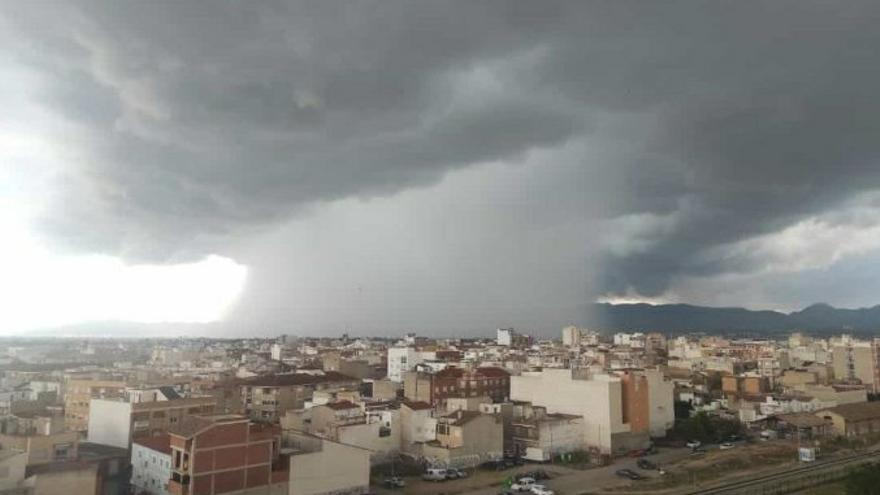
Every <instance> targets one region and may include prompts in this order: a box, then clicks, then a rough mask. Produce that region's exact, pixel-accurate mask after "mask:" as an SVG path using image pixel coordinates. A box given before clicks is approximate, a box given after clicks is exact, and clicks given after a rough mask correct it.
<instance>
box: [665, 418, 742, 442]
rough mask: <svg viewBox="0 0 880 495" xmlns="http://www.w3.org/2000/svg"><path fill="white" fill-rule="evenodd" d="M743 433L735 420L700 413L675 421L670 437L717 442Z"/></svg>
mask: <svg viewBox="0 0 880 495" xmlns="http://www.w3.org/2000/svg"><path fill="white" fill-rule="evenodd" d="M744 431H745V429H744V428H743V425H742V423H740V422H739V421H737V420H735V419H725V418H719V417H717V416H709V415H708V414H706V413H705V412H703V411H700V412H698V413H697V414H694V415H693V416H692V417H690V418H687V419H682V420H680V421H676V423H675V427H674V428H673V430H672V432H671V434H670V436H671V437H673V438H678V439H681V440H699V441H701V442H718V441H723V440H724V439H726V438H727V437H729V436H731V435H742V434H743V432H744Z"/></svg>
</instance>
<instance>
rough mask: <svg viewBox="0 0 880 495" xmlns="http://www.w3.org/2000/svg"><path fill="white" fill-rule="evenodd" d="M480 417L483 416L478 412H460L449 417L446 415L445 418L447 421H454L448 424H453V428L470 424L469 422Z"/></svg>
mask: <svg viewBox="0 0 880 495" xmlns="http://www.w3.org/2000/svg"><path fill="white" fill-rule="evenodd" d="M480 416H482V414H480V413H478V412H476V411H461V410H458V411H455V412H454V413H452V414H449V415H446V416H443V417H444V418H446V419H447V420H452V421H448V423H449V424H451V425H452V426H461V425H463V424H465V423H469V422H471V421H473V420H474V419H477V418H479V417H480Z"/></svg>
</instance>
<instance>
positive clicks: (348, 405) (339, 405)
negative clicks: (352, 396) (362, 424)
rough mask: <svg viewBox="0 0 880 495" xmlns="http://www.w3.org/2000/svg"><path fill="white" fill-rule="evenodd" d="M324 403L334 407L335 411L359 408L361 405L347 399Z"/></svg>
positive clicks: (331, 407)
mask: <svg viewBox="0 0 880 495" xmlns="http://www.w3.org/2000/svg"><path fill="white" fill-rule="evenodd" d="M324 405H325V406H327V407H329V408H330V409H333V410H334V411H344V410H346V409H359V407H358V406H357V405H356V404H354V403H352V402H349V401H347V400H341V401H339V402H328V403H327V404H324Z"/></svg>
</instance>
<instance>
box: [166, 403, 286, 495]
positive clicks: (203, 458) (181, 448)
mask: <svg viewBox="0 0 880 495" xmlns="http://www.w3.org/2000/svg"><path fill="white" fill-rule="evenodd" d="M168 434H169V443H170V450H171V479H170V480H169V481H168V492H169V493H170V494H172V495H215V494H238V493H242V494H243V493H266V494H267V495H282V494H284V495H286V494H287V493H288V488H289V486H288V480H289V472H290V463H289V462H288V461H287V459H286V458H285V457H283V456H281V429H280V428H279V427H278V426H275V425H269V424H257V423H252V422H251V421H250V420H249V419H248V418H247V417H245V416H241V415H237V414H224V415H214V416H187V417H185V418H183V420H181V421H179V422H177V423H176V424H174V425H172V426H171V427H170V428H169V431H168Z"/></svg>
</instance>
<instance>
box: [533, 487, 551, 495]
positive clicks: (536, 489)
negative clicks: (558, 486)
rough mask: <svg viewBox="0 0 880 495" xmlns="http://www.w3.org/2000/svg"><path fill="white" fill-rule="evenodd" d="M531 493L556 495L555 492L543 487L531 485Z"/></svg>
mask: <svg viewBox="0 0 880 495" xmlns="http://www.w3.org/2000/svg"><path fill="white" fill-rule="evenodd" d="M532 493H533V494H534V495H556V492H554V491H553V490H551V489H549V488H547V487H546V486H544V485H532Z"/></svg>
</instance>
